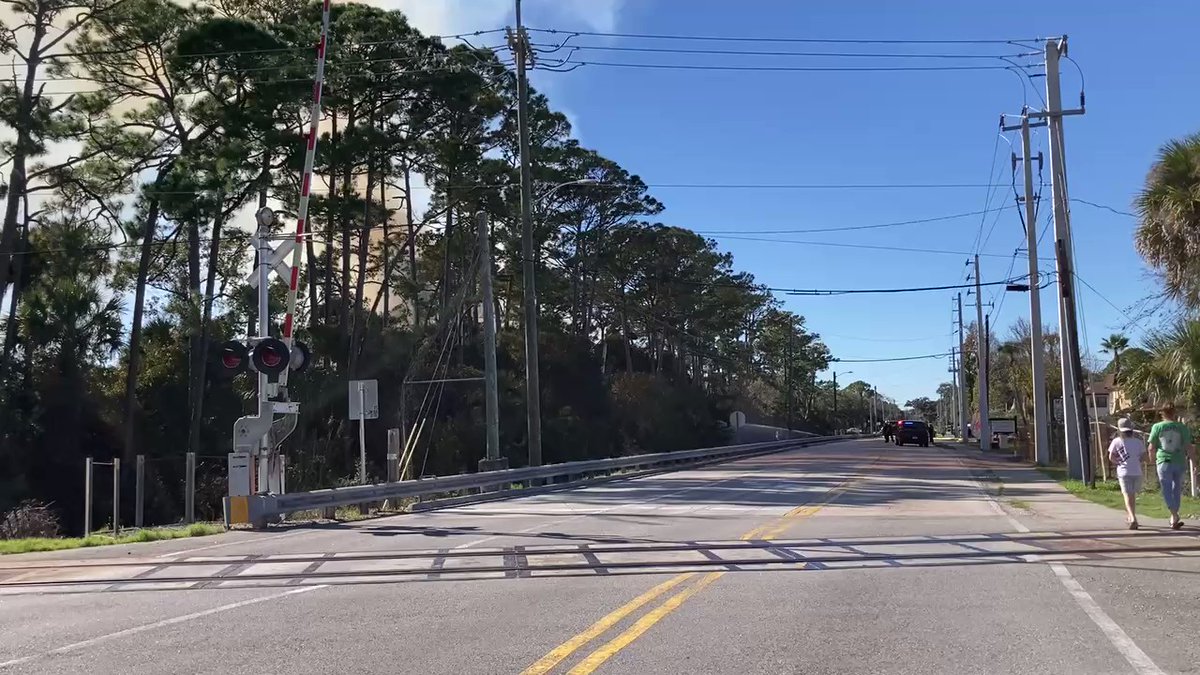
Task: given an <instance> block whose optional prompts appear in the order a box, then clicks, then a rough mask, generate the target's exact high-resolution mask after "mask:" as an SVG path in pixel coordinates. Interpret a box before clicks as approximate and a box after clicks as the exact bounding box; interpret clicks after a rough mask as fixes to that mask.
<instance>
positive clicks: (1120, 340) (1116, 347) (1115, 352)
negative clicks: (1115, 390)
mask: <svg viewBox="0 0 1200 675" xmlns="http://www.w3.org/2000/svg"><path fill="white" fill-rule="evenodd" d="M1128 348H1129V338H1127V337H1125V336H1124V335H1121V334H1120V333H1113V334H1112V335H1109V336H1108V337H1106V338H1104V339H1103V340H1101V341H1100V351H1102V352H1104V353H1105V354H1112V357H1113V382H1114V383H1117V382H1120V381H1121V352H1123V351H1125V350H1126V349H1128Z"/></svg>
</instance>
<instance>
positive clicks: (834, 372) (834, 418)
mask: <svg viewBox="0 0 1200 675" xmlns="http://www.w3.org/2000/svg"><path fill="white" fill-rule="evenodd" d="M837 425H838V424H837V371H836V370H835V371H833V433H834V435H837Z"/></svg>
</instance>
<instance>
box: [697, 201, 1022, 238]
mask: <svg viewBox="0 0 1200 675" xmlns="http://www.w3.org/2000/svg"><path fill="white" fill-rule="evenodd" d="M1011 208H1015V207H1014V206H1002V207H999V208H997V209H989V210H987V211H968V212H966V213H955V214H951V215H948V216H935V217H932V218H918V219H916V220H899V221H895V222H890V223H876V224H874V225H848V226H845V227H813V228H807V229H798V230H693V231H694V232H695V233H696V234H805V233H813V232H849V231H852V230H876V229H882V228H887V227H899V226H901V225H919V224H923V223H936V222H940V221H944V220H956V219H959V218H969V217H971V216H977V215H980V214H982V213H989V212H991V211H1001V210H1004V209H1011Z"/></svg>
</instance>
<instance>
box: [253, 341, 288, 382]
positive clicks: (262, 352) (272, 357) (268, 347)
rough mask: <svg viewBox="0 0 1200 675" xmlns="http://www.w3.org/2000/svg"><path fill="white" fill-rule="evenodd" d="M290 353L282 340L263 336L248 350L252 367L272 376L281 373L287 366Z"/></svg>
mask: <svg viewBox="0 0 1200 675" xmlns="http://www.w3.org/2000/svg"><path fill="white" fill-rule="evenodd" d="M289 356H290V354H289V353H288V348H287V345H285V344H284V343H283V341H282V340H277V339H275V338H264V339H262V340H259V342H258V343H257V344H255V345H254V349H253V350H251V351H250V360H251V362H253V364H254V369H255V370H257V371H258V372H260V373H264V374H266V375H270V376H272V377H274V376H277V375H279V373H282V372H283V371H284V369H286V368H287V367H288V361H289V360H290V359H289Z"/></svg>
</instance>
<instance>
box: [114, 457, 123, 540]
mask: <svg viewBox="0 0 1200 675" xmlns="http://www.w3.org/2000/svg"><path fill="white" fill-rule="evenodd" d="M112 468H113V494H112V498H113V512H112V518H113V521H112V531H113V536H114V537H119V536H120V535H121V458H120V457H113V461H112Z"/></svg>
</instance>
